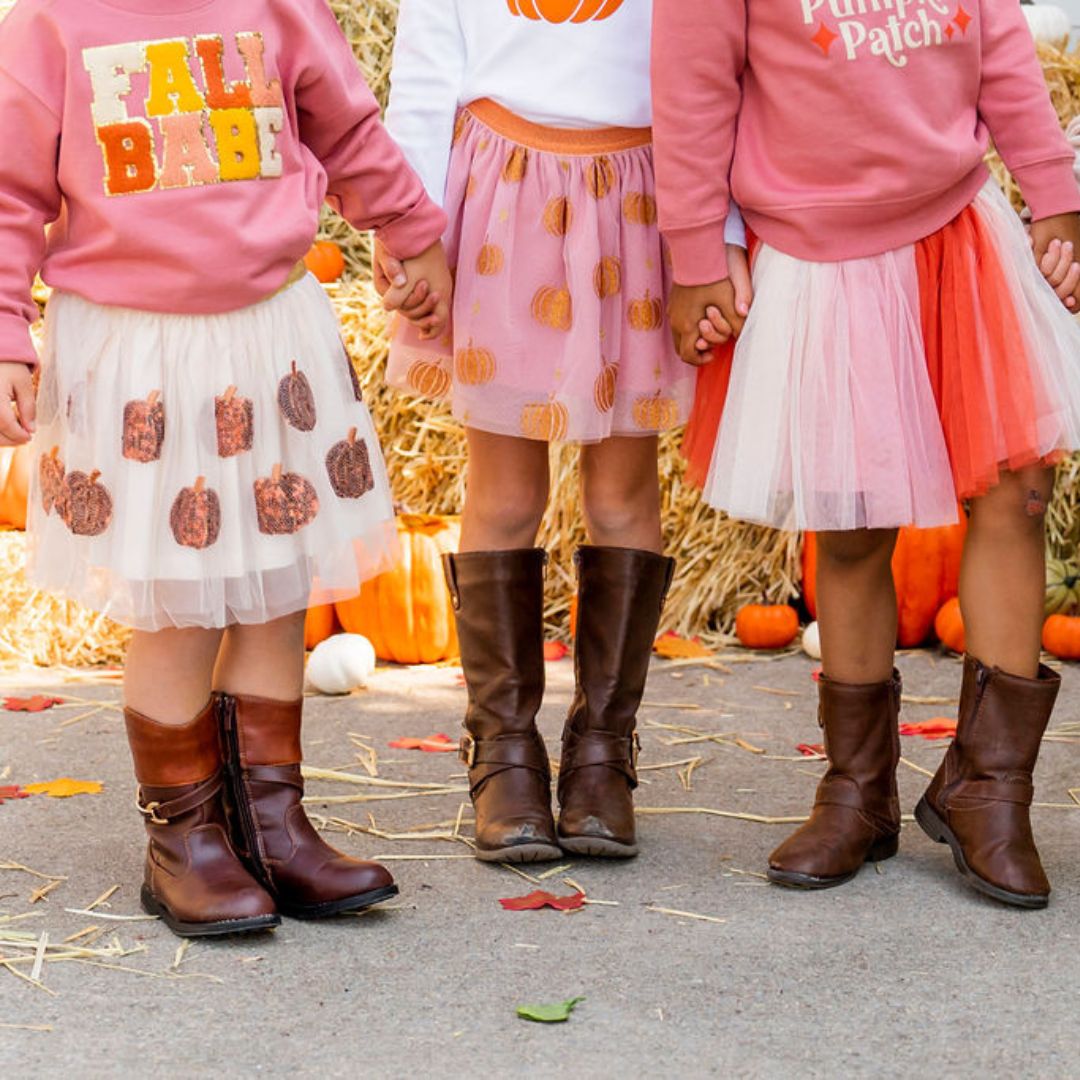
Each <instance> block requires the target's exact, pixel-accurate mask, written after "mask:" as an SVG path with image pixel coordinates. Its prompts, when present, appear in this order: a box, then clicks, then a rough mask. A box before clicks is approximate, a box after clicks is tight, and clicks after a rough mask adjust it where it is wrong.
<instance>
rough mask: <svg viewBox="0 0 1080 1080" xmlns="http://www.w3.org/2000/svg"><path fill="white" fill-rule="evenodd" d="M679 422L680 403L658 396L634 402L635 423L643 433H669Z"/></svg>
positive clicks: (642, 398) (641, 398) (640, 398)
mask: <svg viewBox="0 0 1080 1080" xmlns="http://www.w3.org/2000/svg"><path fill="white" fill-rule="evenodd" d="M678 422H679V403H678V402H677V401H676V400H675V399H674V398H668V397H663V396H662V395H660V394H656V395H655V396H654V397H639V398H638V399H637V401H635V402H634V423H635V424H636V425H637V426H638V427H639V428H641V430H642V431H667V430H668V429H669V428H673V427H674V426H675V425H676V424H677V423H678Z"/></svg>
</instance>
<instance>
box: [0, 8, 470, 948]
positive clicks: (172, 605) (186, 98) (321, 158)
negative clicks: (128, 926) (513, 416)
mask: <svg viewBox="0 0 1080 1080" xmlns="http://www.w3.org/2000/svg"><path fill="white" fill-rule="evenodd" d="M0 119H2V123H3V129H4V132H5V134H6V135H7V137H8V141H9V143H10V144H11V145H12V146H18V147H19V152H18V153H17V154H15V153H10V154H5V155H4V156H3V159H2V162H0V249H2V250H3V252H4V259H3V261H2V263H0V402H2V403H3V409H2V410H0V436H2V437H3V439H4V440H5V441H7V442H9V443H20V442H25V441H26V440H27V439H28V438H30V437H31V436H33V439H34V446H35V450H36V453H37V457H38V461H39V473H38V478H37V480H36V483H35V486H34V488H33V491H32V493H31V500H32V508H31V520H30V536H31V550H30V556H29V568H28V570H29V574H30V577H31V578H32V580H33V581H34V582H35V583H36V584H38V585H39V586H41V587H42V588H46V589H55V590H60V591H63V592H65V593H66V594H67V595H68V596H70V597H72V598H73V599H76V600H79V601H81V602H82V603H84V604H87V605H88V606H91V607H94V608H97V609H98V610H101V611H108V613H109V614H110V615H111V616H112V617H114V618H117V619H119V620H121V621H122V622H126V623H128V624H129V625H131V626H132V627H134V628H135V634H134V638H133V640H132V643H131V649H130V653H129V656H128V663H127V668H126V675H125V705H126V709H125V715H126V720H127V730H128V737H129V741H130V744H131V750H132V755H133V757H134V761H135V773H136V776H137V778H138V781H139V785H140V787H139V794H138V806H139V810H140V811H141V812H142V814H143V815H144V817H145V819H146V827H147V831H148V833H149V837H150V843H149V850H148V854H147V860H146V878H145V884H144V885H143V889H142V902H143V905H144V906H145V908H146V909H147V911H150V912H153V913H156V914H159V915H160V916H161V917H162V919H163V920H164V921H165V922H166V923H167V924H168V925H169V926H170V927H171V928H172V929H173V930H174V931H176V932H177V933H178V934H181V935H185V936H196V935H198V936H205V935H216V934H223V933H229V932H236V931H248V930H259V929H264V928H267V927H272V926H275V925H277V923H278V922H279V921H280V914H281V913H284V914H291V915H295V916H298V917H304V918H310V917H316V916H322V915H330V914H334V913H336V912H341V911H351V910H356V909H360V908H364V907H368V906H369V905H371V904H374V903H378V902H379V901H382V900H385V899H387V898H388V897H390V896H392V895H394V893H396V891H397V888H396V886H395V885H394V883H393V880H392V878H391V877H390V875H389V874H388V873H387V872H386V870H384V869H383V868H382V867H380V866H377V865H375V864H374V863H364V862H359V861H357V860H355V859H350V858H346V857H345V856H344V855H341V854H339V853H338V852H336V851H334V850H333V849H331V848H329V847H328V846H327V845H326V844H325V843H324V842H323V841H322V839H321V838H320V837H319V835H318V834H317V833H316V832H315V830H314V829H313V828H312V826H311V824H310V822H309V821H308V820H307V818H306V817H305V816H304V812H303V810H302V808H301V806H300V799H301V796H302V794H303V781H302V779H301V775H300V713H301V687H302V674H303V671H302V669H303V621H304V609H305V608H306V606H307V602H308V595H309V592H310V590H311V588H312V586H313V584H314V585H315V586H316V587H318V588H320V589H321V590H322V591H323V592H324V593H325V594H326V595H327V596H328V597H330V598H332V597H334V596H339V597H344V596H348V595H353V594H355V592H356V591H357V588H358V585H359V582H360V580H361V579H362V578H363V577H364V576H366V575H369V574H372V573H374V572H376V571H378V570H379V569H380V567H382V566H383V565H384V564H385V563H386V561H387V560H388V559H389V558H390V557H391V555H392V552H393V546H392V537H391V532H392V524H391V518H392V507H391V500H390V494H389V491H388V488H387V480H386V474H385V469H384V466H383V463H382V459H381V456H380V453H379V449H378V445H377V443H376V441H375V437H374V433H373V431H372V427H371V421H370V418H369V416H368V413H367V410H366V408H365V406H364V405H363V403H362V401H361V400H360V395H359V392H358V387H357V384H356V382H355V378H354V376H353V375H352V369H351V367H350V365H349V362H348V358H347V357H346V355H345V352H344V350H343V348H342V346H341V342H340V339H339V337H338V332H337V327H336V324H335V321H334V318H333V312H332V309H331V307H330V305H329V303H328V301H327V299H326V296H325V295H324V293H323V291H322V290H321V289H320V287H319V286H318V284H317V283H316V282H315V280H314V279H313V278H312V277H310V276H308V275H305V274H304V273H303V270H302V265H298V263H297V260H298V259H299V258H300V257H301V256H302V255H303V254H304V252H305V251H307V249H308V247H309V245H310V243H311V240H312V237H313V236H314V233H315V228H316V219H317V215H318V211H319V207H320V204H321V203H322V201H323V199H324V197H327V196H328V197H329V198H330V200H331V201H332V202H333V204H334V205H335V206H336V207H337V208H338V209H340V210H341V211H342V212H343V213H344V214H345V215H346V217H347V218H348V219H349V220H350V221H351V222H352V223H353V225H355V226H356V227H357V228H368V227H375V228H378V229H379V230H380V235H381V236H382V241H383V244H384V245H385V247H386V249H387V250H388V251H390V252H393V253H394V254H395V255H396V256H398V257H399V258H401V259H402V260H404V267H405V275H406V277H414V278H415V279H416V280H419V279H421V278H424V279H426V280H428V281H430V282H432V283H433V284H434V285H435V286H436V287H437V289H438V290H439V291H440V292H441V293H442V295H444V296H448V295H449V293H448V289H449V280H448V273H447V271H446V268H445V262H444V258H443V255H442V249H441V245H440V243H439V236H440V234H441V232H442V231H443V228H444V225H445V216H444V215H443V214H442V212H441V211H440V210H439V208H438V207H437V206H436V205H434V204H433V203H432V202H431V201H430V200H429V199H428V198H427V197H426V196H425V195H424V192H423V188H422V186H421V184H420V182H419V180H418V179H417V178H416V176H415V175H414V174H413V173H412V171H411V170H410V169H409V167H408V166H407V164H406V163H405V161H404V160H403V159H402V157H401V154H400V152H399V151H398V149H397V147H396V146H395V145H394V144H393V142H392V141H391V140H390V138H389V137H388V136H387V134H386V133H385V131H384V130H383V128H382V127H381V126H380V123H379V119H378V107H377V105H376V103H375V101H374V99H373V97H372V96H371V94H370V92H369V91H368V89H367V87H366V85H365V84H364V82H363V79H362V78H361V76H360V74H359V72H358V70H357V67H356V64H355V61H354V59H353V56H352V53H351V52H350V50H349V48H348V45H347V44H346V42H345V40H344V37H343V36H342V34H341V33H340V31H339V30H338V27H337V24H336V23H335V22H334V19H333V17H332V15H331V14H330V11H329V9H328V8H327V7H326V5H325V3H324V0H295V2H293V3H289V4H279V3H272V2H269V0H229V2H228V3H226V2H225V0H49V2H43V0H22V2H21V3H19V4H18V5H17V6H16V7H15V9H14V10H13V12H12V13H11V14H10V15H9V16H8V17H7V19H6V20H5V21H4V22H3V23H2V24H0ZM50 222H52V223H53V224H52V225H51V227H50V229H49V231H48V235H47V237H46V225H48V224H49V223H50ZM39 268H40V269H41V272H42V274H43V276H44V278H45V280H46V281H47V282H48V283H49V284H50V285H51V286H52V287H53V288H54V290H56V291H55V292H54V294H53V297H52V299H51V301H50V303H49V309H48V315H47V317H46V330H45V349H44V358H43V361H42V366H41V370H40V387H39V390H38V399H37V405H36V409H35V403H34V397H33V388H32V372H33V370H34V368H35V366H36V363H37V359H36V356H35V352H34V348H33V346H32V345H31V340H30V335H29V325H30V323H31V322H32V321H33V320H34V319H35V318H36V316H37V312H36V310H35V307H34V304H33V302H32V300H31V297H30V286H31V282H32V281H33V278H34V274H35V273H36V272H37V271H38V269H39ZM399 285H400V286H401V287H402V288H404V289H406V291H407V290H408V287H409V286H408V283H407V281H405V280H400V279H399ZM435 318H436V320H438V318H439V315H438V313H436V316H435ZM9 402H14V404H15V406H16V410H15V411H13V410H12V408H11V407H10V405H9V404H8V403H9ZM35 413H36V417H35Z"/></svg>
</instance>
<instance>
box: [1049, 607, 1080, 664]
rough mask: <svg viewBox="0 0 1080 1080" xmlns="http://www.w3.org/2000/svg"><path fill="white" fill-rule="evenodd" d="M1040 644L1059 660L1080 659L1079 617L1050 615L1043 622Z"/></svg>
mask: <svg viewBox="0 0 1080 1080" xmlns="http://www.w3.org/2000/svg"><path fill="white" fill-rule="evenodd" d="M1042 645H1043V648H1044V649H1045V650H1046V651H1047V652H1048V653H1051V654H1053V655H1054V656H1056V657H1057V658H1058V659H1059V660H1080V617H1078V616H1076V615H1051V616H1050V618H1049V619H1047V620H1046V622H1045V623H1043V631H1042Z"/></svg>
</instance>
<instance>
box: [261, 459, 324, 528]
mask: <svg viewBox="0 0 1080 1080" xmlns="http://www.w3.org/2000/svg"><path fill="white" fill-rule="evenodd" d="M255 510H256V513H257V515H258V520H259V532H261V533H264V534H265V535H267V536H291V535H292V534H293V533H297V532H299V531H300V530H301V529H302V528H303V527H304V526H305V525H310V524H311V522H313V521H314V520H315V517H316V515H317V514H318V513H319V496H318V495H317V494H316V492H315V488H314V486H313V485H312V484H311V482H310V481H309V480H306V479H305V478H304V477H303V476H301V475H300V474H299V473H293V472H284V471H283V469H282V467H281V465H275V466H274V468H273V470H272V471H271V473H270V475H269V476H266V477H261V478H260V479H258V480H256V481H255Z"/></svg>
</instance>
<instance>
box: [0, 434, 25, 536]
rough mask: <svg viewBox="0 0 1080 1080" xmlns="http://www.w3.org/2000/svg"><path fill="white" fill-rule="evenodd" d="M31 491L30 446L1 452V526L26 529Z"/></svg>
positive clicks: (15, 447)
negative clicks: (28, 498) (27, 502)
mask: <svg viewBox="0 0 1080 1080" xmlns="http://www.w3.org/2000/svg"><path fill="white" fill-rule="evenodd" d="M29 491H30V444H29V443H25V444H24V445H22V446H10V447H5V448H4V449H3V450H0V525H10V526H12V527H13V528H16V529H25V528H26V501H27V496H28V494H29Z"/></svg>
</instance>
